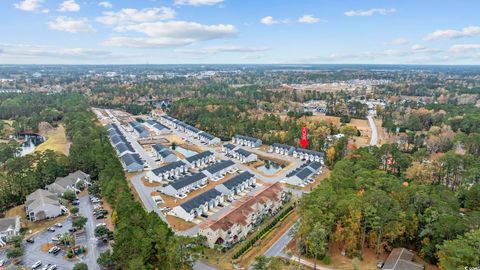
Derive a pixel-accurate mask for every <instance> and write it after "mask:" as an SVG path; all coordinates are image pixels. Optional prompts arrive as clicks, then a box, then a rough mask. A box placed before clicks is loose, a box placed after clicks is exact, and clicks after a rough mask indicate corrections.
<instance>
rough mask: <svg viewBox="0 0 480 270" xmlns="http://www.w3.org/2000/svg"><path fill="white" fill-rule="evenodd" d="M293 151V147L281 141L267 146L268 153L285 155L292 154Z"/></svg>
mask: <svg viewBox="0 0 480 270" xmlns="http://www.w3.org/2000/svg"><path fill="white" fill-rule="evenodd" d="M294 151H295V147H293V146H290V145H286V144H281V143H274V144H272V145H270V146H269V147H268V152H269V153H276V154H280V155H285V156H290V155H293V152H294Z"/></svg>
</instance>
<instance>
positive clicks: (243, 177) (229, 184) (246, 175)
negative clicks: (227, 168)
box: [222, 172, 254, 189]
mask: <svg viewBox="0 0 480 270" xmlns="http://www.w3.org/2000/svg"><path fill="white" fill-rule="evenodd" d="M252 177H254V175H253V174H252V173H250V172H243V173H241V174H239V175H237V176H235V177H232V178H230V179H228V180H227V181H225V182H223V183H222V185H224V186H225V187H226V188H228V189H233V188H234V187H236V186H238V185H240V184H241V183H243V182H245V181H247V180H248V179H250V178H252Z"/></svg>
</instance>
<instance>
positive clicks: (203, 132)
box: [198, 131, 216, 141]
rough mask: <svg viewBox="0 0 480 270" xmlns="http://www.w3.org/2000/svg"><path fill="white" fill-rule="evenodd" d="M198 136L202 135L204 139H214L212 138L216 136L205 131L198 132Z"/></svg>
mask: <svg viewBox="0 0 480 270" xmlns="http://www.w3.org/2000/svg"><path fill="white" fill-rule="evenodd" d="M198 136H200V137H204V138H206V139H207V140H209V141H211V140H214V139H215V138H216V137H215V136H213V135H212V134H209V133H207V132H205V131H202V132H200V133H199V134H198Z"/></svg>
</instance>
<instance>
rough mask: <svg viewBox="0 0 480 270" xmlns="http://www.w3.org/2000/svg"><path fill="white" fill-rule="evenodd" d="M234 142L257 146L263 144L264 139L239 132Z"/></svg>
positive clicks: (234, 137)
mask: <svg viewBox="0 0 480 270" xmlns="http://www.w3.org/2000/svg"><path fill="white" fill-rule="evenodd" d="M232 143H233V144H237V145H241V146H248V147H252V148H255V147H260V146H261V145H262V140H260V139H257V138H253V137H249V136H243V135H239V134H237V135H235V136H233V138H232Z"/></svg>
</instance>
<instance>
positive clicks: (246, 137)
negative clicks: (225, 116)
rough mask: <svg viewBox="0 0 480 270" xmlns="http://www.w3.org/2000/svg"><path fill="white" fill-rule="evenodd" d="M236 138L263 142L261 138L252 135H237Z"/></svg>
mask: <svg viewBox="0 0 480 270" xmlns="http://www.w3.org/2000/svg"><path fill="white" fill-rule="evenodd" d="M235 138H239V139H242V140H246V141H251V142H254V143H255V142H260V143H261V142H262V140H260V139H257V138H254V137H250V136H244V135H239V134H237V135H235Z"/></svg>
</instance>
